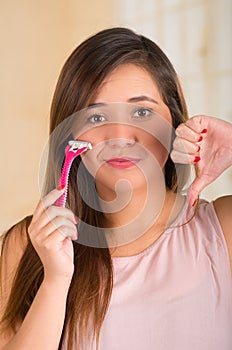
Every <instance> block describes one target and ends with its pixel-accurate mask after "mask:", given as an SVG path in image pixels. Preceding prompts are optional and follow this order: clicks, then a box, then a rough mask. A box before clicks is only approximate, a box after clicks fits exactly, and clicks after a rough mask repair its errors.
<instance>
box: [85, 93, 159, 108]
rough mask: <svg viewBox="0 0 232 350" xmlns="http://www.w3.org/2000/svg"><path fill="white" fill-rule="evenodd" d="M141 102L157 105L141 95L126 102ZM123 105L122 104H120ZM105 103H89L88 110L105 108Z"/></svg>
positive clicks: (154, 101)
mask: <svg viewBox="0 0 232 350" xmlns="http://www.w3.org/2000/svg"><path fill="white" fill-rule="evenodd" d="M141 101H148V102H152V103H155V104H157V105H158V102H157V101H156V100H154V99H153V98H151V97H148V96H145V95H141V96H136V97H131V98H129V99H128V100H127V102H131V103H132V102H141ZM122 103H123V102H122ZM106 105H107V103H102V102H99V103H91V104H90V105H89V106H88V108H94V107H96V106H97V107H100V106H106Z"/></svg>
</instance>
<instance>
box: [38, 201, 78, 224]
mask: <svg viewBox="0 0 232 350" xmlns="http://www.w3.org/2000/svg"><path fill="white" fill-rule="evenodd" d="M59 216H60V217H64V218H66V219H67V220H70V221H71V222H72V223H74V224H77V223H78V219H77V217H76V216H75V215H74V214H73V212H72V211H71V210H70V209H67V208H63V207H57V206H53V205H52V206H50V207H48V208H47V209H46V210H45V211H43V212H42V214H41V215H40V217H38V219H37V220H34V222H35V223H37V224H38V225H39V226H40V227H43V226H45V225H46V224H47V223H48V221H52V220H54V219H55V218H56V217H59Z"/></svg>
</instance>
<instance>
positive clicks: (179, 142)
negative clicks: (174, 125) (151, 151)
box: [173, 137, 201, 155]
mask: <svg viewBox="0 0 232 350" xmlns="http://www.w3.org/2000/svg"><path fill="white" fill-rule="evenodd" d="M200 149H201V147H200V146H199V144H198V143H193V142H190V141H187V140H185V139H182V138H180V137H176V138H175V140H174V142H173V150H175V151H177V152H181V153H187V154H192V155H198V152H199V151H200Z"/></svg>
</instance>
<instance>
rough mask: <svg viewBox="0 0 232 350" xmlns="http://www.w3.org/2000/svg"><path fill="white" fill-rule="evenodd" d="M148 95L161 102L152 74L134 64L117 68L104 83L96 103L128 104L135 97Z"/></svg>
mask: <svg viewBox="0 0 232 350" xmlns="http://www.w3.org/2000/svg"><path fill="white" fill-rule="evenodd" d="M140 95H148V96H150V97H151V98H152V97H154V98H156V99H159V100H161V95H160V93H159V90H158V87H157V85H156V83H155V81H154V79H153V77H152V76H151V74H150V73H149V72H148V71H147V70H146V69H144V68H142V67H140V66H137V65H135V64H132V63H128V64H122V65H120V66H118V67H117V68H115V69H114V70H113V71H112V72H111V73H110V74H109V75H108V76H107V77H106V78H105V80H104V81H103V83H102V84H101V86H100V88H99V90H98V93H97V95H96V98H95V102H126V101H127V100H129V99H130V98H131V97H133V96H140Z"/></svg>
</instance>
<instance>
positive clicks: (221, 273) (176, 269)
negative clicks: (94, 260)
mask: <svg viewBox="0 0 232 350" xmlns="http://www.w3.org/2000/svg"><path fill="white" fill-rule="evenodd" d="M192 212H193V208H191V207H189V206H188V205H187V203H186V204H185V205H184V207H183V209H182V210H181V212H180V214H179V215H178V217H177V219H176V220H175V222H174V223H173V224H172V227H173V226H178V225H182V224H184V223H185V222H186V221H187V220H188V219H189V218H190V217H191V213H192ZM113 265H114V287H113V294H112V298H111V301H110V305H109V309H108V312H107V314H106V318H105V320H104V323H103V327H102V330H101V336H100V346H99V350H232V279H231V272H230V262H229V255H228V250H227V246H226V242H225V239H224V236H223V232H222V229H221V227H220V224H219V221H218V219H217V216H216V213H215V211H214V207H213V204H212V203H208V202H206V201H204V200H202V201H201V202H200V204H199V208H198V211H197V214H196V216H195V217H194V218H193V219H192V220H191V221H190V222H189V223H188V224H186V225H183V226H181V227H174V228H171V227H170V228H168V229H167V230H166V231H165V232H164V233H163V234H162V235H161V236H160V238H159V239H158V240H157V241H156V242H155V243H154V244H153V245H152V246H150V247H149V248H147V249H146V250H145V251H143V252H142V253H140V254H138V255H135V256H130V257H121V258H113Z"/></svg>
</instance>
